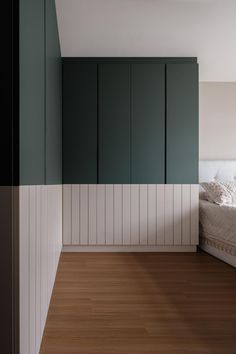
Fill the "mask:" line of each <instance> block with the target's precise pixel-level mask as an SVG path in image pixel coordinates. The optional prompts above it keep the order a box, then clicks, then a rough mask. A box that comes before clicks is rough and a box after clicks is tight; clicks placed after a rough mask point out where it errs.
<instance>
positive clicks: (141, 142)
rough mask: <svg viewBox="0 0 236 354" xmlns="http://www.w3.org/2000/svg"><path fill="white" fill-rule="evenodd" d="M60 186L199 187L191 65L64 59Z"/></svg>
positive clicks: (193, 69)
mask: <svg viewBox="0 0 236 354" xmlns="http://www.w3.org/2000/svg"><path fill="white" fill-rule="evenodd" d="M63 183H86V184H87V183H105V184H109V183H112V184H115V183H118V184H119V183H121V184H125V183H127V184H130V183H138V184H142V183H144V184H152V183H153V184H158V183H160V184H163V183H171V184H172V183H173V184H174V183H183V184H184V183H188V184H191V183H198V65H197V61H196V58H64V60H63Z"/></svg>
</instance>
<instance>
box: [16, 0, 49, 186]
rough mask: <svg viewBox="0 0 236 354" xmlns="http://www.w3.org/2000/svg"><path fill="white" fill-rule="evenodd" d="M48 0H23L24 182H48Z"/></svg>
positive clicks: (21, 15) (21, 128) (21, 34)
mask: <svg viewBox="0 0 236 354" xmlns="http://www.w3.org/2000/svg"><path fill="white" fill-rule="evenodd" d="M44 64H45V52H44V0H21V1H20V128H19V129H20V184H44V182H45V143H44V131H45V106H44V104H45V91H44V88H45V80H44V79H45V65H44Z"/></svg>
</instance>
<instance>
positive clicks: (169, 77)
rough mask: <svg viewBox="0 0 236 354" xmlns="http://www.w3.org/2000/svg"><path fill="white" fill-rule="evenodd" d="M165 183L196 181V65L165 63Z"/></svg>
mask: <svg viewBox="0 0 236 354" xmlns="http://www.w3.org/2000/svg"><path fill="white" fill-rule="evenodd" d="M166 183H181V184H184V183H187V184H188V183H190V184H191V183H192V184H194V183H198V65H197V64H196V63H184V64H181V63H180V64H173V63H172V64H167V65H166Z"/></svg>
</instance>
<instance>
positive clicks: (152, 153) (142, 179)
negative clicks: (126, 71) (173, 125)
mask: <svg viewBox="0 0 236 354" xmlns="http://www.w3.org/2000/svg"><path fill="white" fill-rule="evenodd" d="M131 92H132V93H131V102H132V106H131V132H132V134H131V156H132V157H131V181H132V183H140V184H141V183H145V184H146V183H165V65H164V64H155V63H153V64H149V63H144V64H138V63H137V64H132V69H131Z"/></svg>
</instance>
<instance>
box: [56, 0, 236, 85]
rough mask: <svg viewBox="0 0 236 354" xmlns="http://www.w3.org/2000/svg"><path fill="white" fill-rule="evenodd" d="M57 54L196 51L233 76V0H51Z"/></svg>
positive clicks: (219, 76)
mask: <svg viewBox="0 0 236 354" xmlns="http://www.w3.org/2000/svg"><path fill="white" fill-rule="evenodd" d="M56 7H57V16H58V27H59V37H60V43H61V51H62V56H144V57H146V56H197V57H198V60H199V63H200V80H201V81H236V65H235V57H236V40H235V37H236V21H235V14H236V1H235V0H56Z"/></svg>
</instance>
